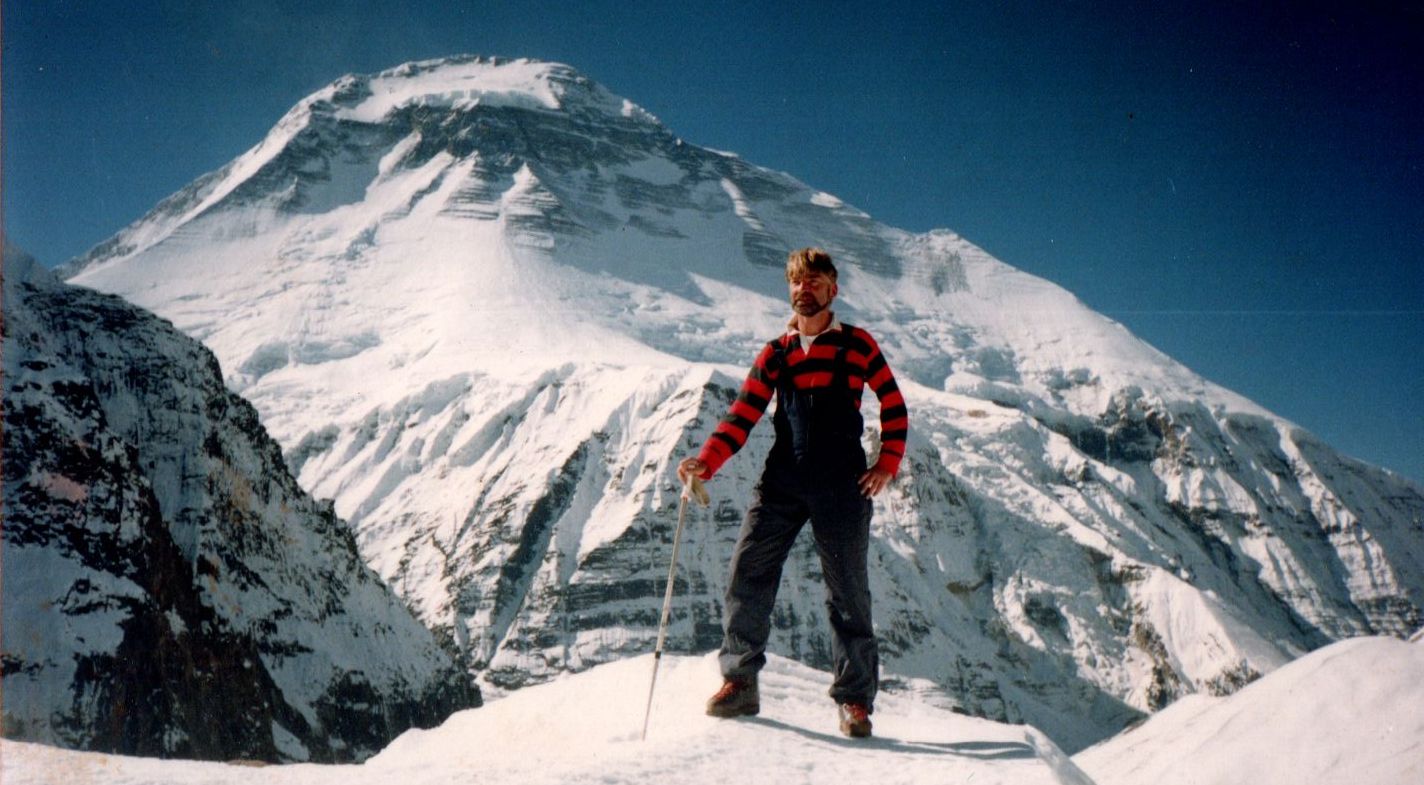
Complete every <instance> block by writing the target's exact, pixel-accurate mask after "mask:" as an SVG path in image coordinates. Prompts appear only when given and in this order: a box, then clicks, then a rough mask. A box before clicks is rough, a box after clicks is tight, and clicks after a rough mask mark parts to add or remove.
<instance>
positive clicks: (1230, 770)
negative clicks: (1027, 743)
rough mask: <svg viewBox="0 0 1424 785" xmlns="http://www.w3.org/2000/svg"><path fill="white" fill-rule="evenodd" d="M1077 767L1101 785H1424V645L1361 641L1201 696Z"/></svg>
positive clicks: (1080, 757)
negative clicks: (1237, 687)
mask: <svg viewBox="0 0 1424 785" xmlns="http://www.w3.org/2000/svg"><path fill="white" fill-rule="evenodd" d="M1073 761H1074V762H1075V763H1077V764H1078V765H1079V766H1081V767H1082V768H1083V769H1084V770H1085V771H1087V772H1090V773H1091V774H1092V776H1093V777H1094V779H1095V780H1096V781H1097V782H1098V783H1100V785H1135V784H1136V783H1152V785H1187V784H1188V783H1190V784H1191V785H1228V783H1242V782H1249V783H1251V785H1300V783H1311V785H1332V784H1333V783H1340V785H1346V784H1347V783H1348V784H1349V785H1354V783H1369V784H1370V785H1415V784H1417V783H1420V782H1424V641H1421V639H1420V638H1418V637H1417V636H1416V638H1415V640H1414V642H1412V643H1406V642H1405V641H1401V640H1398V639H1396V638H1386V637H1374V638H1355V639H1351V640H1346V641H1341V642H1340V643H1336V644H1333V645H1331V646H1327V647H1325V648H1323V649H1319V650H1317V651H1315V652H1312V653H1310V654H1308V655H1306V656H1304V657H1302V658H1300V659H1298V660H1296V661H1294V662H1292V663H1290V664H1288V665H1286V666H1284V667H1282V668H1281V669H1280V670H1277V671H1275V672H1274V673H1271V674H1270V675H1269V676H1267V677H1265V678H1263V679H1261V680H1260V681H1257V682H1255V683H1253V684H1251V685H1249V686H1247V687H1245V688H1244V689H1242V690H1241V691H1240V692H1238V693H1236V694H1234V695H1232V696H1230V697H1226V698H1210V697H1206V696H1202V695H1192V696H1188V697H1186V698H1183V699H1181V700H1179V701H1177V702H1176V703H1174V704H1172V705H1171V706H1168V707H1167V708H1166V709H1163V710H1162V711H1161V712H1160V713H1159V714H1156V715H1154V716H1153V717H1151V718H1150V719H1148V720H1147V721H1146V722H1145V723H1143V724H1142V725H1140V726H1138V727H1137V728H1134V729H1132V730H1128V731H1125V732H1123V733H1121V734H1119V735H1117V736H1114V737H1113V738H1111V739H1108V740H1107V741H1105V742H1103V743H1101V744H1099V745H1097V746H1095V747H1092V748H1090V749H1087V750H1084V751H1083V752H1080V753H1078V754H1077V755H1075V756H1074V757H1073Z"/></svg>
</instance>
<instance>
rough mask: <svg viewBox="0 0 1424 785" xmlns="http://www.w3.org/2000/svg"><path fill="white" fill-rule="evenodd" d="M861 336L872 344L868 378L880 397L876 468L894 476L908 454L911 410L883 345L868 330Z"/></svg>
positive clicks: (867, 381)
mask: <svg viewBox="0 0 1424 785" xmlns="http://www.w3.org/2000/svg"><path fill="white" fill-rule="evenodd" d="M862 337H864V338H865V342H866V344H867V345H869V346H870V356H869V357H868V358H867V360H866V379H865V381H866V384H867V385H869V386H870V389H871V390H873V391H874V392H875V397H876V398H878V399H879V400H880V457H878V458H876V460H875V467H876V468H878V469H884V470H885V471H887V472H889V473H890V474H891V476H894V475H895V474H896V473H897V472H899V471H900V461H901V459H903V458H904V457H905V440H906V438H908V436H909V432H910V415H909V410H907V409H906V408H905V397H904V396H903V395H901V394H900V386H899V385H897V384H896V383H895V374H894V373H892V372H891V371H890V365H889V363H887V362H885V355H883V354H881V353H880V346H879V345H878V344H876V343H875V339H874V338H872V337H870V334H869V333H864V332H863V335H862Z"/></svg>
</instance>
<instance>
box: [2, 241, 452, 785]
mask: <svg viewBox="0 0 1424 785" xmlns="http://www.w3.org/2000/svg"><path fill="white" fill-rule="evenodd" d="M3 277H4V345H3V355H4V380H5V407H4V418H5V420H4V456H5V461H4V515H5V522H4V529H3V539H4V550H3V558H4V572H3V636H4V640H3V654H2V655H0V658H3V666H4V668H3V674H4V681H3V695H4V735H5V736H7V737H9V738H17V739H30V740H36V741H43V742H46V743H50V744H59V745H62V746H67V747H73V748H78V749H92V750H105V751H113V752H124V753H129V754H138V755H149V756H159V757H168V756H180V757H188V758H207V759H231V758H249V759H261V760H269V761H276V760H319V761H351V760H361V759H363V758H365V757H368V756H369V755H371V754H372V753H374V752H376V751H377V750H379V749H380V748H381V747H383V746H385V744H386V743H387V742H389V741H390V740H391V739H392V738H394V737H395V736H397V735H398V734H400V733H401V732H402V731H404V730H406V729H407V728H410V727H412V726H413V725H419V726H422V727H428V726H430V725H433V724H435V723H438V722H440V721H441V720H443V719H444V718H445V717H446V716H448V715H449V714H450V713H451V712H452V711H455V710H457V709H462V708H466V707H469V706H471V705H478V703H479V693H478V691H477V689H475V688H474V685H473V684H472V683H471V682H470V679H469V677H468V676H467V675H466V674H464V673H463V672H462V670H461V669H460V668H458V667H457V666H456V664H455V662H454V660H453V659H452V658H451V657H450V655H449V654H448V653H446V652H445V651H443V650H442V649H441V648H440V647H439V646H438V645H437V643H436V641H435V640H434V638H433V637H432V636H431V634H430V632H429V631H428V630H427V629H425V628H424V627H423V626H421V624H420V623H419V622H418V621H417V620H416V619H415V618H414V617H413V616H412V615H411V614H410V612H409V610H408V609H407V608H406V607H405V606H404V605H402V603H401V602H400V600H399V599H398V598H397V597H395V596H394V595H393V594H392V593H391V592H390V590H389V589H388V588H387V587H386V586H385V585H383V584H382V583H381V581H380V579H379V578H378V577H377V576H376V575H375V573H373V572H372V571H371V570H370V569H369V568H368V567H367V566H366V565H365V564H364V563H363V562H362V560H361V558H360V556H359V554H358V553H357V550H356V543H355V539H354V538H353V536H352V533H351V531H350V530H349V529H348V528H347V527H346V526H345V524H343V523H342V522H341V521H339V520H337V518H336V516H335V515H334V514H333V512H332V511H331V509H330V506H329V505H327V504H323V503H320V502H317V501H315V500H313V499H312V498H311V497H309V496H308V495H306V494H305V493H303V492H302V491H301V489H300V488H299V487H298V485H297V483H296V481H295V479H293V477H292V476H291V474H290V473H288V471H287V469H286V466H285V464H284V462H283V458H282V454H281V450H280V448H279V447H278V446H277V445H276V443H274V442H273V441H272V440H271V438H269V437H268V436H267V435H266V434H265V433H264V432H263V430H262V427H261V425H260V424H259V423H258V418H257V412H256V411H255V410H254V409H253V408H252V407H251V405H249V404H248V403H247V402H246V401H244V400H242V399H241V398H239V397H238V396H236V395H234V394H233V393H231V392H229V391H228V390H227V389H225V387H224V385H223V380H222V375H221V373H220V372H219V370H218V364H217V361H216V359H215V358H214V357H213V356H212V354H211V353H210V352H208V351H207V350H206V349H204V348H203V347H202V346H201V345H199V344H198V343H197V342H196V341H194V340H193V339H191V338H189V337H187V336H185V335H183V334H182V333H180V332H178V331H177V330H175V329H173V327H172V325H170V324H168V323H166V322H164V321H163V320H161V319H158V318H157V317H155V316H153V315H152V314H149V313H146V312H144V311H143V310H141V309H139V308H136V307H134V306H133V305H132V304H130V303H127V302H124V301H123V300H121V299H119V298H117V297H113V296H110V295H105V294H99V293H97V292H94V291H92V290H89V289H83V288H80V287H74V286H67V285H65V284H62V283H60V282H59V281H58V280H57V279H55V277H54V276H53V274H51V273H50V272H49V271H47V270H45V269H44V268H42V267H40V266H39V265H38V264H36V263H34V261H33V260H31V259H29V258H27V257H24V256H23V255H22V254H20V253H18V252H14V251H13V250H12V249H6V252H5V260H4V276H3Z"/></svg>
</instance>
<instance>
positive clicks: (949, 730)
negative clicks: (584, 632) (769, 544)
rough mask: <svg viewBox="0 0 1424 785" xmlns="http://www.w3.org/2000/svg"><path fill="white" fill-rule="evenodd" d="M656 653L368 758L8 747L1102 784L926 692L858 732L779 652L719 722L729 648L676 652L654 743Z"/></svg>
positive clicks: (509, 773) (522, 772) (394, 775)
mask: <svg viewBox="0 0 1424 785" xmlns="http://www.w3.org/2000/svg"><path fill="white" fill-rule="evenodd" d="M652 662H653V661H652V657H651V656H648V655H645V656H642V657H637V658H634V659H630V660H621V661H618V662H614V663H610V664H608V665H604V666H601V667H598V668H594V669H592V670H590V671H587V672H585V673H582V674H578V675H574V676H567V677H564V678H562V679H559V680H557V681H555V682H552V683H550V684H546V685H543V686H539V687H531V688H528V689H524V690H520V691H518V692H515V693H513V694H511V695H509V696H508V697H506V698H503V699H500V700H498V701H495V702H493V703H491V704H489V705H487V706H486V707H484V708H482V709H474V710H470V711H464V712H460V713H458V714H455V715H454V716H452V717H451V718H450V719H449V720H447V721H446V722H445V724H444V725H442V726H441V727H439V728H436V729H432V730H424V731H421V730H413V731H409V732H407V733H406V734H404V735H402V736H401V737H400V738H398V739H396V741H394V742H393V743H392V744H391V745H390V746H389V747H387V748H386V749H385V750H384V751H383V752H382V753H381V754H380V755H377V756H376V757H375V758H372V759H371V760H369V761H367V762H366V763H365V764H363V765H359V766H319V765H312V764H298V765H290V766H269V767H261V768H249V767H244V766H234V765H231V764H224V763H197V762H189V761H160V760H155V759H144V758H125V757H121V756H116V755H102V754H97V753H79V752H70V751H65V750H57V749H54V748H50V747H44V746H41V745H35V744H25V743H17V742H5V743H4V746H3V767H4V768H3V781H4V782H5V783H6V785H30V784H35V785H38V784H39V783H45V784H46V785H47V784H48V783H61V782H62V783H65V785H76V784H82V783H89V782H104V783H111V784H112V785H141V784H142V785H148V784H149V783H177V782H182V783H205V784H208V783H211V784H213V785H219V784H222V783H234V784H239V783H292V784H293V785H326V784H327V783H330V784H331V785H338V784H339V785H362V784H363V783H371V784H372V785H375V783H381V784H382V785H385V783H391V782H397V783H401V785H420V784H421V783H447V782H461V783H466V782H490V783H497V782H498V783H505V782H519V783H525V784H531V785H540V784H542V783H551V784H552V783H584V782H587V783H594V782H597V783H601V784H603V785H617V784H619V783H662V782H673V781H675V782H678V783H680V785H697V784H698V783H717V784H718V785H722V784H723V783H726V782H728V781H746V782H776V783H783V784H784V785H789V784H790V783H813V782H817V783H819V782H835V781H847V782H855V781H864V782H875V783H877V785H893V783H932V782H966V781H972V782H975V783H1005V785H1009V784H1010V783H1012V784H1013V785H1033V784H1034V783H1069V784H1070V785H1090V784H1091V780H1089V779H1088V778H1087V777H1086V776H1084V775H1083V774H1082V773H1081V772H1080V771H1078V770H1077V768H1076V767H1074V765H1073V764H1072V763H1071V762H1070V761H1069V760H1068V759H1067V757H1066V756H1064V755H1063V753H1062V752H1061V751H1059V750H1058V748H1057V747H1055V746H1054V745H1053V743H1052V742H1051V741H1049V740H1048V739H1047V737H1045V736H1043V735H1042V734H1041V733H1039V732H1038V731H1036V730H1034V729H1032V728H1027V727H1024V726H1010V725H1001V724H997V723H993V722H989V721H986V720H982V719H976V718H972V717H966V716H962V715H959V714H955V713H953V712H952V711H950V710H949V709H947V708H940V707H937V706H935V705H932V703H931V702H929V701H926V700H925V699H923V698H921V697H917V696H916V695H915V694H914V693H913V692H911V691H898V690H897V691H893V692H883V693H882V694H881V697H880V699H879V701H878V702H877V706H876V713H875V715H874V717H873V719H874V720H875V733H876V736H875V738H873V739H868V740H852V739H847V738H845V737H843V736H841V735H840V733H839V732H838V730H837V727H836V715H835V706H834V704H833V703H832V702H831V700H830V699H829V698H828V697H827V696H826V689H827V687H828V686H829V684H830V676H829V674H826V673H822V672H819V671H815V670H812V669H810V668H807V667H805V666H803V665H800V664H797V663H794V662H791V661H789V660H784V659H779V658H773V659H772V660H771V662H770V664H769V665H768V666H767V669H766V670H765V671H764V672H763V675H762V681H761V686H762V713H761V715H760V716H759V717H756V718H747V719H740V720H717V719H713V718H710V717H707V716H706V715H704V714H703V702H704V701H705V700H706V698H707V696H708V695H710V694H711V693H712V692H713V691H715V690H716V688H717V686H718V685H719V684H720V682H721V679H720V676H719V675H718V673H717V665H716V659H715V657H713V656H704V657H665V658H664V659H663V663H662V666H661V670H660V672H659V675H658V687H657V693H656V697H655V700H654V705H653V715H652V722H651V724H650V728H649V732H648V739H647V741H646V742H644V741H641V740H640V739H639V735H640V733H641V730H642V723H643V711H644V706H645V702H646V700H647V693H648V683H649V679H650V677H651V675H652Z"/></svg>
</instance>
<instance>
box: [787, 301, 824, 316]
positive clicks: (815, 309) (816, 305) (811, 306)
mask: <svg viewBox="0 0 1424 785" xmlns="http://www.w3.org/2000/svg"><path fill="white" fill-rule="evenodd" d="M830 304H831V302H830V300H827V301H826V302H823V303H822V302H817V301H816V298H815V297H802V298H801V299H799V300H793V301H792V302H791V310H793V311H795V312H796V313H797V315H798V316H815V315H816V314H818V313H820V312H821V311H824V310H826V306H828V305H830Z"/></svg>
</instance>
